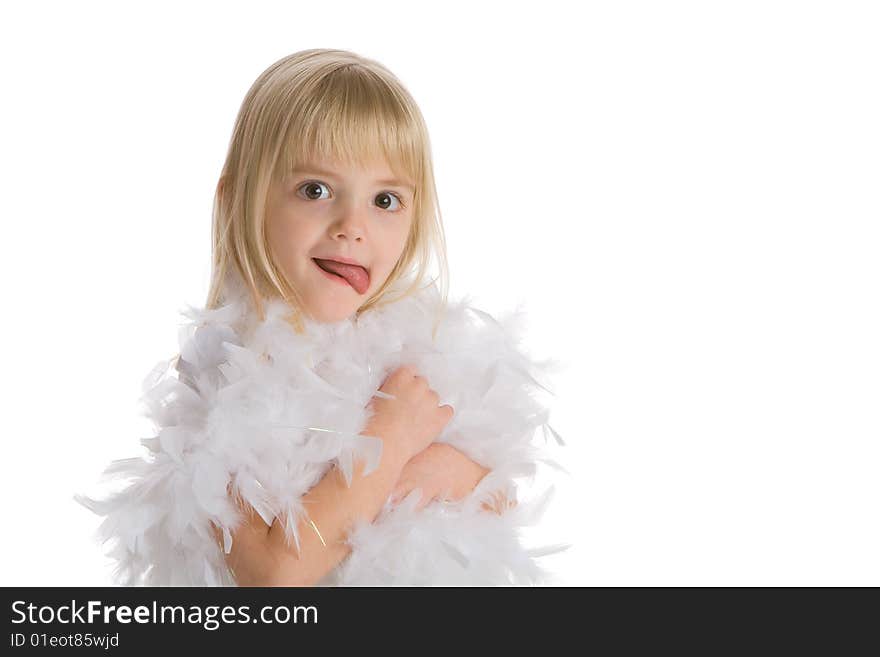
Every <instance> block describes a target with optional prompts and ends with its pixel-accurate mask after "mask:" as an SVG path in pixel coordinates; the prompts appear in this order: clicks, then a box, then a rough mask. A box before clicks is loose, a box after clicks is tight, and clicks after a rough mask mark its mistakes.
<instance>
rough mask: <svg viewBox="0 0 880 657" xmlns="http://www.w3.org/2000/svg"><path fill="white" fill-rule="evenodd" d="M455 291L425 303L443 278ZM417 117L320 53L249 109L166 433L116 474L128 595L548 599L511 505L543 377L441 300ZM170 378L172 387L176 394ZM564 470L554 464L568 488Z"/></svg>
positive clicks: (269, 73) (532, 514)
mask: <svg viewBox="0 0 880 657" xmlns="http://www.w3.org/2000/svg"><path fill="white" fill-rule="evenodd" d="M432 256H433V257H435V258H436V259H437V261H438V263H439V265H440V269H441V285H442V288H443V291H442V292H441V291H440V290H439V289H438V287H437V286H436V285H435V284H434V283H435V280H431V281H430V282H429V283H428V284H427V285H423V283H424V281H425V278H426V276H427V268H428V265H429V261H430V258H431V257H432ZM445 263H446V259H445V245H444V240H443V229H442V223H441V221H440V213H439V209H438V205H437V199H436V191H435V186H434V178H433V171H432V165H431V154H430V144H429V139H428V133H427V129H426V127H425V124H424V120H423V118H422V115H421V112H420V111H419V109H418V107H417V106H416V104H415V102H414V101H413V99H412V98H411V96H410V95H409V93H408V92H407V91H406V90H405V89H404V87H403V86H402V84H401V83H400V82H399V81H398V80H397V78H396V77H394V76H393V75H392V74H391V73H390V72H389V71H388V70H387V69H385V68H384V67H383V66H381V65H380V64H378V63H377V62H375V61H373V60H369V59H365V58H363V57H360V56H357V55H355V54H353V53H351V52H348V51H343V50H326V49H311V50H305V51H301V52H298V53H294V54H293V55H290V56H288V57H285V58H283V59H281V60H280V61H278V62H276V63H275V64H273V65H272V66H270V67H269V68H268V69H267V70H266V71H265V72H264V73H263V74H262V75H261V76H260V77H259V78H258V79H257V80H256V82H255V83H254V84H253V86H252V87H251V89H250V90H249V91H248V93H247V96H246V97H245V100H244V103H243V104H242V107H241V110H240V112H239V115H238V118H237V120H236V124H235V128H234V131H233V136H232V140H231V143H230V147H229V152H228V155H227V158H226V162H225V164H224V167H223V171H222V175H221V177H220V180H219V182H218V185H217V190H216V196H215V204H214V220H213V270H212V281H211V288H210V291H209V293H208V299H207V302H206V304H205V308H204V309H195V308H190V309H189V311H188V312H187V313H186V314H187V316H188V317H189V318H190V320H191V322H190V323H189V324H188V325H187V326H185V327H184V329H183V330H182V331H181V333H180V353H179V354H178V355H177V356H176V357H174V358H172V359H170V360H168V361H163V362H161V363H160V364H159V365H158V366H157V367H156V368H155V369H154V371H153V372H152V373H151V375H150V376H149V377H148V378H147V380H146V381H145V382H144V397H143V401H144V403H145V405H146V407H147V411H148V416H149V417H150V418H151V419H152V420H153V421H154V423H155V424H156V426H157V428H158V430H159V431H158V433H157V435H156V436H155V437H153V438H148V439H144V440H142V442H143V443H144V445H145V446H146V447H147V448H148V449H149V454H148V455H147V456H146V457H145V458H132V459H124V460H121V461H116V462H114V463H113V464H112V465H111V466H110V467H109V468H108V469H107V471H106V473H105V474H108V475H114V476H116V477H118V478H120V479H124V480H126V484H127V485H126V486H125V487H124V488H122V489H121V490H118V491H116V492H115V493H113V494H111V495H109V496H108V497H107V498H106V499H104V500H96V499H92V498H88V497H85V496H81V495H77V496H76V499H77V501H79V502H80V503H82V504H83V505H85V506H87V507H88V508H90V509H91V510H93V511H94V512H95V513H98V514H100V515H103V516H106V517H105V519H104V521H103V522H102V523H101V527H100V531H99V533H100V536H101V538H102V539H103V540H104V541H107V540H109V541H110V542H111V545H112V548H111V552H110V553H109V554H110V556H112V557H113V558H114V559H115V560H116V564H117V565H116V568H115V570H114V573H113V576H114V579H115V580H116V581H117V582H119V583H122V584H129V585H131V584H148V585H236V584H237V585H241V586H250V585H256V586H266V585H500V584H538V583H544V582H546V581H548V579H549V574H548V573H547V572H546V571H544V570H543V569H542V568H540V567H539V566H538V565H537V563H536V561H535V560H536V558H537V557H539V556H541V555H542V554H548V553H550V552H555V551H558V550H559V549H564V547H567V546H561V547H560V546H553V547H550V548H540V549H532V550H527V549H525V548H524V547H523V546H522V545H521V541H520V537H519V536H518V531H519V528H520V527H521V526H524V525H528V524H533V523H534V522H536V521H537V520H538V518H539V517H540V515H541V513H542V511H543V508H544V506H545V505H546V503H547V502H548V501H549V499H550V493H551V492H552V489H551V490H550V491H547V492H545V493H544V494H543V495H542V496H540V497H538V498H537V499H536V500H535V501H534V502H533V503H531V504H526V503H524V502H523V501H518V500H517V499H516V490H517V488H516V485H515V482H514V479H515V478H517V477H522V476H528V475H533V474H534V472H535V466H536V463H537V461H539V460H544V461H546V462H548V463H550V464H551V465H556V464H555V463H554V462H553V461H552V460H549V459H546V458H545V457H544V456H543V455H542V454H541V452H540V450H539V449H538V448H537V447H536V446H534V445H532V444H531V439H532V436H533V435H534V433H535V429H536V428H537V427H539V426H540V427H542V428H543V429H544V435H545V439H546V437H547V432H548V431H549V432H550V433H551V434H552V435H553V436H554V437H555V438H556V439H557V440H558V441H559V442H560V444H561V442H562V441H561V439H560V438H559V436H558V434H557V433H556V432H555V431H553V429H552V428H551V427H550V426H549V424H548V423H547V420H548V416H549V413H548V411H547V409H546V408H544V407H543V406H542V405H541V404H540V403H538V401H537V400H536V399H535V395H534V393H535V392H537V390H540V389H544V390H546V388H544V386H542V385H541V384H540V383H538V380H537V378H536V377H537V376H538V375H539V370H541V371H542V372H543V371H546V370H549V369H550V368H552V367H553V366H554V365H558V364H559V363H557V362H556V361H544V362H541V363H536V362H534V361H532V360H531V359H529V358H528V357H527V356H526V355H525V354H524V353H522V352H521V351H520V350H519V348H518V341H519V334H520V332H521V320H522V313H514V314H511V315H510V316H508V317H507V318H506V319H505V320H503V321H496V320H495V319H494V318H492V317H491V316H490V315H488V314H486V313H484V312H482V311H480V310H478V309H476V308H473V307H471V306H470V305H469V304H468V303H467V302H465V301H463V302H459V303H457V304H456V303H449V302H448V300H447V298H446V291H445V288H446V278H445ZM175 374H176V376H175ZM556 467H558V466H556Z"/></svg>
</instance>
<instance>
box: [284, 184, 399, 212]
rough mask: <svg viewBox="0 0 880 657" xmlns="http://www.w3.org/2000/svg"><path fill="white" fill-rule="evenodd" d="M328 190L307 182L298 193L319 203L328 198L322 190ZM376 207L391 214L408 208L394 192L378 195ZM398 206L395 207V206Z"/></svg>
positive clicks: (321, 185) (325, 187)
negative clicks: (323, 194) (300, 192)
mask: <svg viewBox="0 0 880 657" xmlns="http://www.w3.org/2000/svg"><path fill="white" fill-rule="evenodd" d="M322 189H326V190H327V191H328V192H329V191H330V190H329V188H328V187H327V185H325V184H324V183H322V182H315V181H313V182H307V183H303V184H302V185H300V186H299V188H298V189H297V191H300V190H301V191H302V192H303V194H304V195H305V198H306V199H308V200H310V201H318V200H321V199H323V198H327V197H326V196H322V194H321V190H322ZM376 199H377V201H376V205H377V206H379V207H380V208H382V209H383V210H388V211H389V212H398V211H400V210H401V209H402V208H405V207H406V206H405V205H404V204H403V201H402V200H401V198H400V197H399V196H398V195H397V194H394V193H393V192H382V193H381V194H377V195H376ZM395 203H396V204H397V205H394V204H395Z"/></svg>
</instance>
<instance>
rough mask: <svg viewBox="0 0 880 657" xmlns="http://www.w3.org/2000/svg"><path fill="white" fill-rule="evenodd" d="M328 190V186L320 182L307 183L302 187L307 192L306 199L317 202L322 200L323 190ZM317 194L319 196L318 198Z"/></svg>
mask: <svg viewBox="0 0 880 657" xmlns="http://www.w3.org/2000/svg"><path fill="white" fill-rule="evenodd" d="M322 187H324V188H325V189H326V188H327V185H325V184H324V183H319V182H307V183H305V184H303V185H300V187H299V188H300V189H302V190H305V194H306V198H307V199H309V200H311V201H315V200H318V199H320V198H321V188H322ZM316 194H317V196H316ZM325 198H326V197H325Z"/></svg>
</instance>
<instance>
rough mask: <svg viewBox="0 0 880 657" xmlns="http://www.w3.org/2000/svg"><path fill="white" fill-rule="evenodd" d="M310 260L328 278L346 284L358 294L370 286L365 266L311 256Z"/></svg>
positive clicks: (363, 292)
mask: <svg viewBox="0 0 880 657" xmlns="http://www.w3.org/2000/svg"><path fill="white" fill-rule="evenodd" d="M312 262H314V263H315V266H316V267H317V268H318V269H320V270H321V273H322V274H323V275H324V276H326V277H327V278H328V279H330V280H332V281H335V282H337V283H342V284H344V285H348V286H350V287H351V288H352V289H353V290H354V291H355V292H357V293H358V294H365V293H366V291H367V290H368V289H369V287H370V273H369V271H367V269H366V268H365V267H361V266H359V265H349V264H346V263H341V262H337V261H335V260H323V259H321V258H312Z"/></svg>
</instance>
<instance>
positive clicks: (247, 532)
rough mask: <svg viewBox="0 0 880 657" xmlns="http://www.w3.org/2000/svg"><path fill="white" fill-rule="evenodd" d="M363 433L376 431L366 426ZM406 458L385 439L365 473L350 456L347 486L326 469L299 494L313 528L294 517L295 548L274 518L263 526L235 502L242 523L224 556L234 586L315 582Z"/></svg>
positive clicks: (371, 512) (370, 514)
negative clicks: (377, 457)
mask: <svg viewBox="0 0 880 657" xmlns="http://www.w3.org/2000/svg"><path fill="white" fill-rule="evenodd" d="M364 433H365V434H367V435H376V434H375V433H371V432H370V431H369V430H365V431H364ZM406 459H407V455H406V454H405V453H403V452H402V451H401V450H400V449H398V448H397V447H396V446H395V444H394V443H392V442H391V441H387V440H386V441H383V448H382V458H381V460H380V462H379V465H378V467H377V468H376V469H375V470H373V471H372V472H371V473H370V474H369V475H366V476H365V475H364V474H363V469H364V467H365V464H364V463H363V462H362V461H359V460H355V461H354V467H353V473H352V480H351V486H350V487H349V486H348V485H347V484H346V482H345V478H344V476H343V474H342V471H341V470H339V468H338V467H336V466H334V467H333V468H331V469H330V470H329V471H328V472H327V474H326V475H324V477H323V478H322V479H321V480H320V481H319V482H318V483H317V484H316V485H315V486H313V487H312V488H311V489H310V490H309V492H308V493H306V494H305V495H304V496H303V497H302V502H303V506H304V507H305V509H306V511H307V512H308V515H309V517H310V518H311V520H312V522H314V523H315V526H316V527H317V528H318V531H316V530H315V528H314V527H312V524H311V523H310V522H309V521H308V520H307V519H305V518H303V519H301V520H300V522H299V526H298V527H297V530H298V534H299V544H300V552H299V553H298V552H297V549H296V545H291V546H289V547H288V545H287V543H286V541H285V537H284V528H283V527H282V526H281V521H280V520H279V519H278V518H276V519H275V521H274V522H273V523H272V526H271V527H269V526H267V525H266V523H265V522H263V519H262V518H261V517H260V515H259V514H258V513H257V512H256V511H254V510H253V508H252V507H250V505H247V503H240V504H239V505H240V506H241V507H242V509H243V510H244V511H245V522H244V523H242V525H241V526H240V527H238V528H237V529H236V530H235V531H234V532H233V534H232V548H231V550H230V553H229V554H227V555H225V558H226V563H227V565H228V566H229V569H230V571H231V572H232V574H233V577H234V578H235V580H236V583H237V584H238V585H239V586H313V585H314V584H315V583H317V582H318V581H320V580H321V578H322V577H324V575H326V574H327V573H328V572H330V571H331V570H332V569H333V568H335V567H336V566H337V565H338V564H339V563H340V562H341V561H342V560H343V559H344V558H345V557H346V556H348V553H349V552H350V551H351V548H349V547H348V545H346V543H345V538H346V535H347V532H348V530H349V529H350V527H351V525H352V523H353V522H354V520H355V519H358V518H359V519H363V520H365V521H367V522H372V521H373V520H374V519H375V517H376V516H377V515H378V514H379V511H380V510H381V509H382V506H383V505H384V504H385V501H386V500H387V499H388V496H389V494H390V493H391V489H392V488H393V486H394V484H395V482H396V481H397V478H398V476H399V475H400V471H401V469H402V468H403V464H404V463H405V462H406ZM318 532H320V535H319V533H318ZM215 534H216V536H217V540H218V543H219V544H220V545H221V546H222V544H223V541H222V536H221V534H220V532H219V530H217V529H216V528H215ZM322 539H323V540H322ZM325 543H326V545H325Z"/></svg>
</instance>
